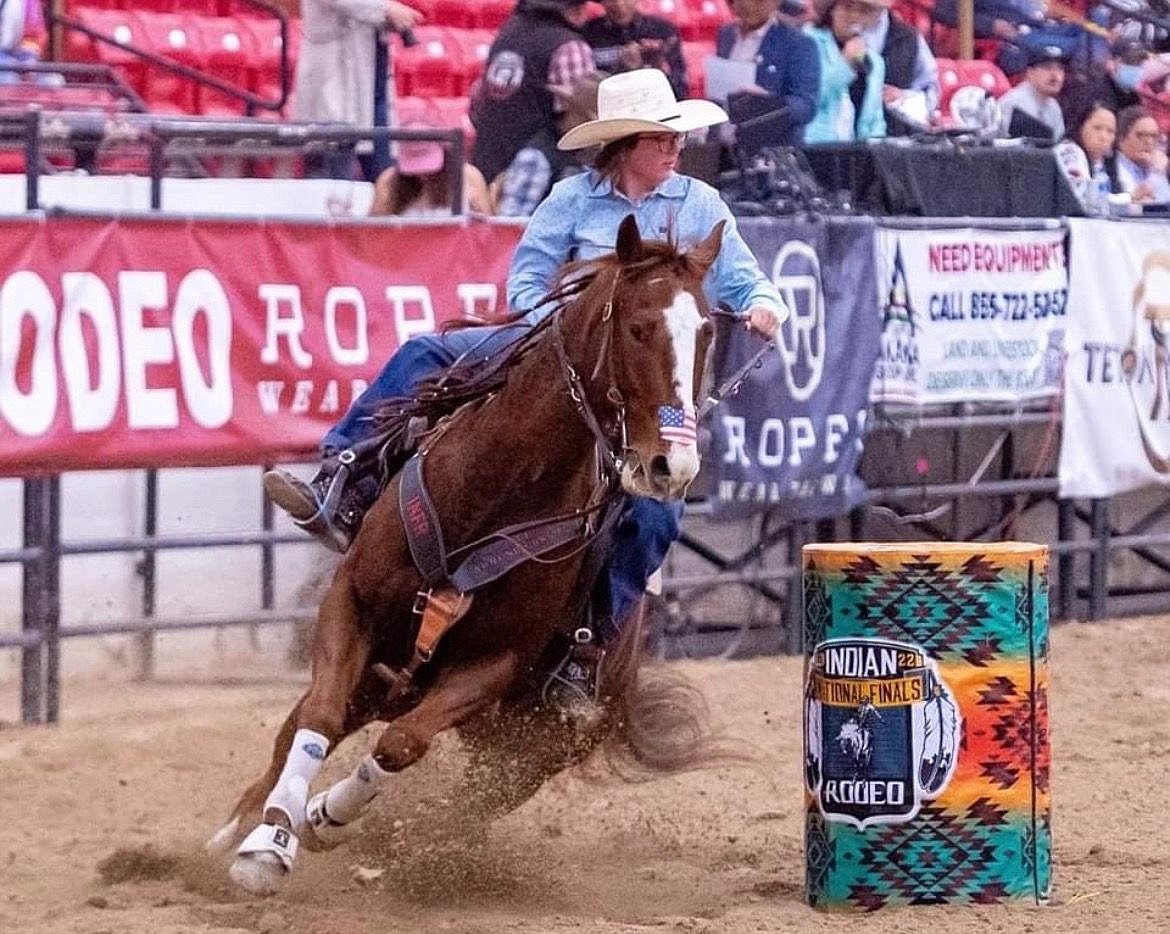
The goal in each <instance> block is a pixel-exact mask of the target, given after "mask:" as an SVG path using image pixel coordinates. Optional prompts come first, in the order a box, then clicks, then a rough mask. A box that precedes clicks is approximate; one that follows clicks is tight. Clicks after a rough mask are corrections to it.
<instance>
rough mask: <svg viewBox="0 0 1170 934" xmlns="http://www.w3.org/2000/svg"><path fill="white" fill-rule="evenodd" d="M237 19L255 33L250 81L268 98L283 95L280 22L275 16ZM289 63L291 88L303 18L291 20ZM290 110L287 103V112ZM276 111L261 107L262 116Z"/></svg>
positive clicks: (241, 24) (244, 27)
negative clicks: (262, 109) (281, 85)
mask: <svg viewBox="0 0 1170 934" xmlns="http://www.w3.org/2000/svg"><path fill="white" fill-rule="evenodd" d="M236 22H237V23H239V25H240V27H241V28H242V29H244V30H246V31H247V32H248V33H249V34H250V35H251V37H252V60H251V77H250V83H251V86H252V90H253V91H255V92H256V93H257V94H259V95H260V96H261V97H263V98H266V99H268V100H276V99H277V98H279V97H280V23H279V22H278V21H277V20H275V19H270V18H269V19H260V18H259V17H247V18H242V17H240V18H237V19H236ZM288 26H289V28H288V43H289V50H288V67H289V84H290V88H289V91H290V93H291V91H292V88H291V85H292V82H293V77H294V75H295V74H296V63H297V51H298V50H299V49H300V40H301V21H300V20H299V19H293V20H289V24H288ZM288 111H289V108H288V105H287V103H286V105H285V112H286V113H287V112H288ZM271 113H272V111H261V112H260V114H259V115H260V116H265V115H270V114H271Z"/></svg>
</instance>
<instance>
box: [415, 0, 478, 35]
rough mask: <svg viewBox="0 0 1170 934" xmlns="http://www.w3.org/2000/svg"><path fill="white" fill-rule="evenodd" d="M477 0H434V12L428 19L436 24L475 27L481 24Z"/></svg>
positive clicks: (462, 27)
mask: <svg viewBox="0 0 1170 934" xmlns="http://www.w3.org/2000/svg"><path fill="white" fill-rule="evenodd" d="M477 5H478V3H477V0H432V7H431V9H432V11H433V12H432V14H431V17H430V18H429V19H428V20H427V22H428V23H432V24H434V25H435V26H454V27H455V28H456V29H474V28H475V27H476V26H478V25H479V16H478V14H477V13H476V10H475V8H476V6H477Z"/></svg>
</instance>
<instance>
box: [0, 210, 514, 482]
mask: <svg viewBox="0 0 1170 934" xmlns="http://www.w3.org/2000/svg"><path fill="white" fill-rule="evenodd" d="M0 231H3V233H4V234H5V236H0V262H2V265H0V268H2V269H3V270H5V272H4V274H3V277H0V438H2V440H3V443H2V444H0V472H6V473H10V474H19V473H26V472H27V471H28V470H30V469H35V468H37V467H44V468H47V469H54V470H67V469H78V468H103V467H146V466H191V465H202V464H232V463H256V462H258V461H262V460H276V459H280V458H285V457H290V456H293V455H298V454H303V453H306V452H309V451H312V450H314V449H315V448H316V446H317V443H318V440H319V439H320V437H321V436H322V435H323V434H324V433H325V431H326V430H327V429H328V427H329V426H330V425H331V424H332V423H333V422H335V421H336V420H337V419H338V418H339V417H340V416H341V415H342V414H343V413H344V412H345V411H346V409H347V408H348V407H349V405H350V404H351V403H352V402H353V401H354V399H355V398H356V397H357V396H358V395H360V393H361V392H362V390H363V389H364V388H365V386H366V385H367V382H368V381H369V380H370V379H371V378H372V377H373V376H374V374H375V373H377V371H378V369H379V368H380V367H381V366H382V364H383V363H384V362H385V361H386V360H387V359H389V357H390V355H391V354H392V353H393V351H394V350H395V349H396V348H397V347H398V346H399V345H400V344H401V343H403V342H404V341H406V340H407V339H409V338H410V337H412V336H414V335H415V334H420V333H427V332H430V331H433V330H435V329H436V328H437V327H438V326H439V325H441V324H442V323H443V322H444V321H447V320H451V319H455V318H487V319H490V318H491V317H492V316H493V315H494V314H495V313H496V312H497V311H499V310H501V306H502V295H503V289H502V284H503V280H504V277H505V275H506V272H507V267H508V263H509V261H510V258H511V253H512V249H513V247H514V245H515V242H516V240H517V239H518V237H519V229H518V228H516V227H510V226H504V225H485V224H467V225H454V224H452V225H437V226H435V227H430V228H428V227H409V228H395V227H387V226H381V225H374V224H362V223H352V224H343V223H320V224H318V223H289V224H278V223H272V222H268V221H259V222H249V221H232V222H225V221H200V222H199V223H198V225H195V224H193V223H192V222H189V221H185V220H175V219H164V218H159V219H153V218H152V219H149V220H147V219H142V220H123V221H113V220H102V219H92V218H52V217H51V218H47V219H45V220H43V221H41V220H38V221H30V220H26V219H23V218H21V219H12V220H9V221H4V222H2V224H0ZM451 257H458V262H451V260H450V258H451Z"/></svg>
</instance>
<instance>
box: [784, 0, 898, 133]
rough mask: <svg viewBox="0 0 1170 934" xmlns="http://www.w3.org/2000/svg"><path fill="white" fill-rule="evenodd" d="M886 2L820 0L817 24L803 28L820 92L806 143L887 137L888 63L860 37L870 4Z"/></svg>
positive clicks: (887, 0) (880, 4) (868, 13)
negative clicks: (812, 47) (813, 49)
mask: <svg viewBox="0 0 1170 934" xmlns="http://www.w3.org/2000/svg"><path fill="white" fill-rule="evenodd" d="M889 3H890V0H818V3H817V20H816V23H815V25H811V26H807V27H805V31H806V33H807V34H808V35H809V36H811V37H812V39H813V41H814V42H816V45H817V51H818V53H819V55H820V60H821V93H820V97H819V99H818V101H817V112H816V116H815V117H813V120H812V123H810V124H809V125H808V130H807V132H806V133H805V139H806V140H807V141H808V142H810V143H825V142H835V141H842V142H843V141H847V140H853V139H873V138H875V137H880V136H885V135H886V118H885V114H884V112H883V106H882V98H883V89H884V88H885V84H886V64H885V62H884V61H883V60H882V56H881V53H880V51H878V50H875V49H871V48H870V47H869V46H868V45H867V43H866V40H865V37H864V36H863V35H862V32H863V30H864V28H865V27H864V24H865V22H866V19H867V17H871V16H872V15H873V14H872V10H871V9H870V8H871V7H873V6H878V7H882V8H884V7H887V6H889Z"/></svg>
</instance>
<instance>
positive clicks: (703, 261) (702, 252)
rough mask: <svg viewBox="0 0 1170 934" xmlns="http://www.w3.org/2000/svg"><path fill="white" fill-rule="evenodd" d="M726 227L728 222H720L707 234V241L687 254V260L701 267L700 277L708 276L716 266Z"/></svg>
mask: <svg viewBox="0 0 1170 934" xmlns="http://www.w3.org/2000/svg"><path fill="white" fill-rule="evenodd" d="M726 227H727V221H720V222H719V223H718V224H716V225H715V229H714V230H712V231H711V232H710V233H709V234H707V239H706V240H704V241H703V242H702V243H700V244H699V245H698V246H696V247H695V248H694V249H693V250H691V252H690V253H688V254H687V258H688V259H689V260H690V261H691V262H692V263H694V264H695V265H696V266H698V267H699V275H701V276H705V275H707V270H708V269H710V268H711V267H712V266H713V265H714V264H715V260H716V259H717V258H718V256H719V248H720V247H721V246H723V231H724V229H725V228H726Z"/></svg>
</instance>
